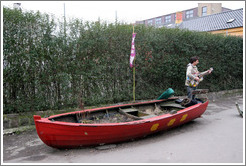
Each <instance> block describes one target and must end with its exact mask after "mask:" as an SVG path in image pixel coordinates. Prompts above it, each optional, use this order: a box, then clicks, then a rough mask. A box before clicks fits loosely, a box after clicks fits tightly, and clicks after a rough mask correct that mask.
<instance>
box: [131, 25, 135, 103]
mask: <svg viewBox="0 0 246 166" xmlns="http://www.w3.org/2000/svg"><path fill="white" fill-rule="evenodd" d="M133 33H134V24H133ZM135 56H136V55H135ZM135 59H136V57H135V58H134V60H133V92H132V94H133V102H135Z"/></svg>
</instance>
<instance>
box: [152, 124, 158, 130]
mask: <svg viewBox="0 0 246 166" xmlns="http://www.w3.org/2000/svg"><path fill="white" fill-rule="evenodd" d="M158 127H159V123H156V124H153V125H152V127H151V128H150V131H155V130H157V128H158Z"/></svg>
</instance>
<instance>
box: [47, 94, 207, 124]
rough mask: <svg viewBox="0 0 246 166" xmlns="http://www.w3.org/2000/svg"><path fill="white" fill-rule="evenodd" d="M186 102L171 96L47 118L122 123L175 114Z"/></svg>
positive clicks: (88, 122) (87, 122) (198, 99)
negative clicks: (169, 97) (147, 101)
mask: <svg viewBox="0 0 246 166" xmlns="http://www.w3.org/2000/svg"><path fill="white" fill-rule="evenodd" d="M185 100H187V101H185ZM206 101H207V97H205V98H196V103H193V105H194V104H197V103H204V102H206ZM187 103H191V101H190V100H188V99H187V98H185V99H179V98H173V99H167V100H163V101H158V100H156V102H152V103H147V104H133V105H130V106H129V105H127V106H122V107H112V108H109V109H98V110H93V111H89V110H82V111H77V112H73V113H71V114H65V115H61V116H56V117H52V118H49V120H51V121H61V122H70V123H83V124H100V123H122V122H130V121H136V120H143V119H148V118H152V117H155V116H160V115H163V114H176V113H177V112H178V111H179V110H182V109H185V108H187V107H189V106H190V105H188V104H187ZM185 104H186V105H185Z"/></svg>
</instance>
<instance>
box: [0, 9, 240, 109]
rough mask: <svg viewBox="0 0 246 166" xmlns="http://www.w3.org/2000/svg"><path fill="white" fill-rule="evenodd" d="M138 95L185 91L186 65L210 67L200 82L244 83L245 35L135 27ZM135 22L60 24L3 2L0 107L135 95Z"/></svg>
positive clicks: (55, 105)
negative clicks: (131, 58)
mask: <svg viewBox="0 0 246 166" xmlns="http://www.w3.org/2000/svg"><path fill="white" fill-rule="evenodd" d="M135 32H136V33H137V36H136V39H135V46H136V53H137V54H136V100H139V99H155V98H157V97H158V96H159V95H160V94H161V93H162V92H163V91H165V90H166V89H167V88H169V87H171V88H173V89H174V91H175V94H176V95H185V94H186V89H185V86H184V82H185V72H186V66H187V64H188V63H189V58H190V57H191V56H195V55H197V56H199V57H200V63H199V65H198V68H199V70H200V71H203V70H207V69H208V68H210V67H213V68H214V71H213V74H211V75H209V76H207V77H206V78H205V80H204V81H203V82H202V83H201V84H200V85H199V88H208V89H210V91H220V90H226V89H228V90H229V89H238V88H243V39H242V38H239V37H224V36H220V35H212V34H209V33H201V32H190V31H188V30H179V29H167V28H154V27H146V26H143V25H137V26H135ZM131 34H132V26H131V25H127V24H124V23H115V24H108V23H107V22H100V21H97V22H84V21H83V20H79V19H73V20H69V21H68V22H66V23H65V24H64V23H63V21H61V22H59V21H58V22H57V21H55V18H52V17H51V16H49V15H47V14H40V13H39V12H37V13H34V12H22V11H19V10H12V9H9V8H3V63H4V64H3V74H4V75H3V99H4V100H3V104H4V113H12V112H15V113H16V112H25V111H36V110H47V109H64V108H68V107H78V105H79V103H80V102H81V101H83V102H84V103H85V105H87V106H88V105H97V104H106V103H116V102H122V101H131V100H132V85H133V83H132V69H131V68H130V67H129V56H130V49H131Z"/></svg>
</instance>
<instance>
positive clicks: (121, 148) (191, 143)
mask: <svg viewBox="0 0 246 166" xmlns="http://www.w3.org/2000/svg"><path fill="white" fill-rule="evenodd" d="M235 102H238V103H239V106H240V107H241V109H243V97H242V96H238V97H232V98H226V99H219V100H216V101H210V103H209V106H208V108H207V111H206V112H205V113H204V114H203V115H202V117H201V118H198V119H195V120H194V121H192V122H190V123H187V124H185V125H183V126H180V127H177V128H175V129H172V130H169V131H163V132H160V133H157V134H154V135H152V136H149V137H146V138H144V139H140V140H136V141H133V142H125V143H120V144H114V145H111V146H109V147H111V148H108V149H105V150H99V149H98V148H97V147H89V148H80V149H70V150H58V149H53V148H50V147H48V146H46V145H45V144H43V142H42V141H41V140H40V139H39V138H38V136H37V134H36V131H29V132H25V133H21V134H15V135H4V137H3V163H83V164H86V163H115V164H117V163H133V164H134V163H148V164H151V163H244V164H245V160H244V157H243V156H244V151H245V149H244V145H245V144H244V143H245V139H244V138H245V137H244V125H245V123H244V118H242V117H240V116H239V114H238V112H237V109H236V106H235ZM105 147H107V146H105Z"/></svg>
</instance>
